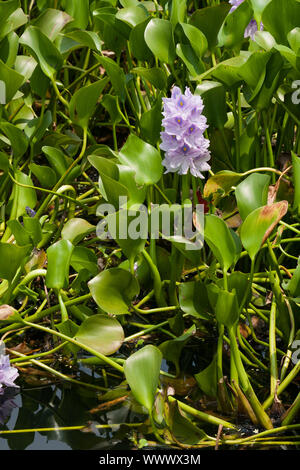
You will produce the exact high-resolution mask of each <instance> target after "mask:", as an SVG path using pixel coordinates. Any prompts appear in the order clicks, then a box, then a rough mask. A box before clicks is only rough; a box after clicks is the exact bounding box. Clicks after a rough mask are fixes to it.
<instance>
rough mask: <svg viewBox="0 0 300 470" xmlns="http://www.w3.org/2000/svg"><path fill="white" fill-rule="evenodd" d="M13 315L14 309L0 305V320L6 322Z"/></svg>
mask: <svg viewBox="0 0 300 470" xmlns="http://www.w3.org/2000/svg"><path fill="white" fill-rule="evenodd" d="M14 313H15V309H14V308H13V307H11V306H10V305H7V304H3V305H0V320H7V319H8V318H9V317H10V316H11V315H13V314H14Z"/></svg>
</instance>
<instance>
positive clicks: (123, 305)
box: [88, 268, 139, 315]
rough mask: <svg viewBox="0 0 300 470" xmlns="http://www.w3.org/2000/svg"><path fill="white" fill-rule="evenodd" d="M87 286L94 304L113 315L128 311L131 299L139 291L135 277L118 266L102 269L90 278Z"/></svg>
mask: <svg viewBox="0 0 300 470" xmlns="http://www.w3.org/2000/svg"><path fill="white" fill-rule="evenodd" d="M88 286H89V289H90V292H91V294H92V296H93V299H94V300H95V302H96V304H97V305H98V306H99V307H100V308H102V309H103V310H104V311H105V312H107V313H113V314H115V315H118V314H124V313H128V309H129V306H130V303H131V301H132V299H133V298H134V297H135V296H136V295H137V294H138V293H139V286H138V283H137V281H136V279H135V278H134V277H133V276H132V274H131V273H130V272H128V271H125V270H124V269H120V268H111V269H106V270H105V271H102V272H101V273H100V274H98V275H97V276H96V277H94V278H93V279H91V280H90V282H89V283H88Z"/></svg>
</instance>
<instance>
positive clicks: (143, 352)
mask: <svg viewBox="0 0 300 470" xmlns="http://www.w3.org/2000/svg"><path fill="white" fill-rule="evenodd" d="M161 361H162V354H161V352H160V350H159V349H158V348H156V347H155V346H153V345H152V344H149V345H147V346H145V347H144V348H142V349H140V350H139V351H137V352H135V353H133V354H132V355H131V356H130V357H129V358H128V359H127V360H126V362H125V364H124V373H125V377H126V380H127V382H128V385H129V386H130V388H131V391H132V393H133V395H134V397H135V399H136V400H137V401H138V402H139V403H140V404H141V405H143V406H144V407H145V408H146V409H147V410H148V412H149V414H150V415H152V407H153V404H154V399H155V394H156V389H157V387H158V382H159V374H160V366H161Z"/></svg>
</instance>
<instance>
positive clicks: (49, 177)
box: [29, 163, 57, 189]
mask: <svg viewBox="0 0 300 470" xmlns="http://www.w3.org/2000/svg"><path fill="white" fill-rule="evenodd" d="M29 169H30V171H31V172H32V173H33V174H34V176H35V177H36V178H37V179H38V180H39V182H40V184H41V185H42V187H43V188H47V189H50V188H53V186H54V185H55V183H56V181H57V178H56V174H55V171H54V170H52V168H50V167H49V166H45V165H37V164H36V163H30V165H29Z"/></svg>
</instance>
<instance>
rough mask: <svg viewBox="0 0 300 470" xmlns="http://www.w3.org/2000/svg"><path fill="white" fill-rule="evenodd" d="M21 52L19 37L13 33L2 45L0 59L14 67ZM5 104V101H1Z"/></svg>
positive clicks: (6, 37) (0, 45)
mask: <svg viewBox="0 0 300 470" xmlns="http://www.w3.org/2000/svg"><path fill="white" fill-rule="evenodd" d="M18 50H19V36H18V35H17V34H16V33H14V32H11V33H9V34H8V35H7V36H5V38H4V39H3V40H2V41H1V43H0V59H1V60H2V61H3V62H4V63H5V64H6V65H7V66H8V67H13V66H14V64H15V61H16V58H17V54H18ZM1 101H3V102H4V103H5V99H4V100H1Z"/></svg>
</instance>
